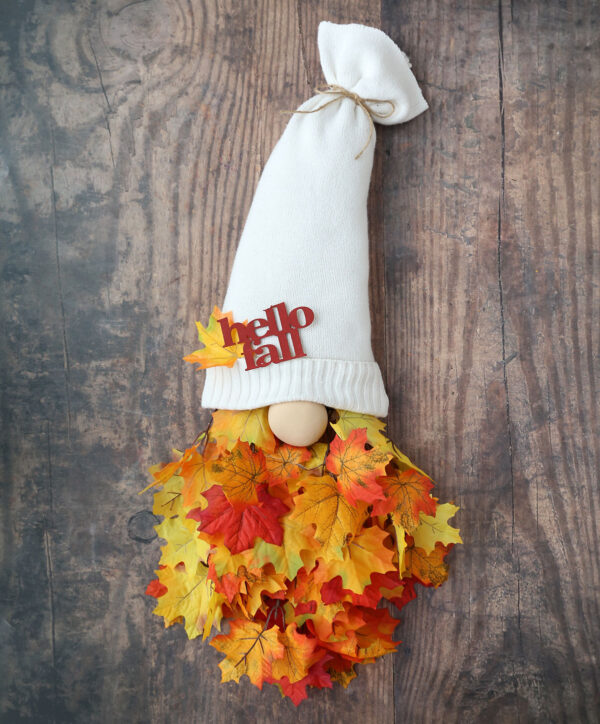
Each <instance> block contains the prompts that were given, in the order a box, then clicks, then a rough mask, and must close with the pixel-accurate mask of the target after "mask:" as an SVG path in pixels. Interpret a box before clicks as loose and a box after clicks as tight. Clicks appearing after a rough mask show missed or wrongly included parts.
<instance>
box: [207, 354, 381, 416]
mask: <svg viewBox="0 0 600 724" xmlns="http://www.w3.org/2000/svg"><path fill="white" fill-rule="evenodd" d="M295 400H306V401H313V402H316V401H318V402H320V403H321V404H323V405H327V406H329V407H334V408H336V409H343V410H361V412H363V413H365V414H368V415H374V416H375V417H386V415H387V414H388V407H389V400H388V396H387V394H386V391H385V386H384V384H383V379H382V376H381V370H380V369H379V365H378V364H377V363H376V362H363V361H356V360H353V361H348V360H337V359H313V358H310V357H300V358H298V359H292V360H289V361H287V362H284V363H281V364H278V365H275V364H271V365H268V366H267V367H262V368H260V369H255V370H252V372H251V373H249V372H247V371H246V370H245V369H244V365H243V364H236V365H235V366H234V367H233V368H228V367H211V368H209V369H207V370H206V381H205V384H204V390H203V393H202V407H205V408H208V409H211V408H212V409H224V410H245V409H250V408H257V407H263V406H266V405H271V404H275V403H277V402H291V401H295Z"/></svg>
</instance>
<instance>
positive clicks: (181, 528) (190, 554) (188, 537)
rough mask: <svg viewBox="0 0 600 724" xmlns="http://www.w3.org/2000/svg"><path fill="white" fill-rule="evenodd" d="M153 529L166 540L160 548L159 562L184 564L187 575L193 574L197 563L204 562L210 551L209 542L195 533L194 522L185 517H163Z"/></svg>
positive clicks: (172, 564) (170, 564)
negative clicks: (165, 543)
mask: <svg viewBox="0 0 600 724" xmlns="http://www.w3.org/2000/svg"><path fill="white" fill-rule="evenodd" d="M154 529H155V530H156V532H157V533H158V535H159V536H160V538H164V539H165V540H166V541H167V545H166V546H163V547H162V548H161V551H162V555H161V558H160V562H161V564H163V565H165V566H171V568H175V566H176V565H177V564H178V563H183V564H184V565H185V570H186V572H187V573H188V574H189V575H192V574H195V573H196V570H197V568H198V563H200V562H203V563H206V559H207V557H208V553H209V551H210V543H207V542H206V541H205V540H202V539H201V538H199V537H198V534H197V533H196V524H195V523H194V521H193V520H186V519H185V518H180V517H176V518H165V520H163V522H162V523H160V524H159V525H155V526H154Z"/></svg>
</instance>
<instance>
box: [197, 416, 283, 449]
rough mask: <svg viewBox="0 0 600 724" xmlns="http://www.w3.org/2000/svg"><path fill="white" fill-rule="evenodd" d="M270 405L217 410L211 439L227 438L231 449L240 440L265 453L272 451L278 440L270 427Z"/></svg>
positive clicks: (210, 431) (209, 433)
mask: <svg viewBox="0 0 600 724" xmlns="http://www.w3.org/2000/svg"><path fill="white" fill-rule="evenodd" d="M268 410H269V408H268V407H259V408H257V409H255V410H216V411H215V412H213V421H212V424H211V426H210V429H209V431H208V435H209V439H215V440H219V439H220V438H225V440H226V441H227V449H228V450H231V449H232V448H233V447H234V446H235V444H236V443H237V441H238V440H241V441H242V442H247V443H254V445H255V446H256V447H257V448H259V449H260V450H262V451H263V452H264V453H272V452H273V451H274V450H275V446H276V444H277V441H276V440H275V436H274V435H273V433H272V432H271V428H270V427H269V421H268V419H267V413H268Z"/></svg>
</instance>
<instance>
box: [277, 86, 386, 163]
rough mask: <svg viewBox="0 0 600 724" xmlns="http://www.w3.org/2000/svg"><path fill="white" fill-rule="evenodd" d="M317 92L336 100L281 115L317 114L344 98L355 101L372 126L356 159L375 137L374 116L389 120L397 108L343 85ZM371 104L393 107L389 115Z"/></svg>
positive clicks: (324, 88) (318, 89) (322, 88)
mask: <svg viewBox="0 0 600 724" xmlns="http://www.w3.org/2000/svg"><path fill="white" fill-rule="evenodd" d="M315 91H316V92H317V93H320V94H322V95H335V96H336V97H335V98H332V99H331V100H330V101H327V102H326V103H323V104H322V105H320V106H318V107H317V108H313V109H312V110H310V111H298V110H295V111H291V110H290V111H288V110H282V111H281V113H316V112H317V111H321V110H323V108H325V107H327V106H328V105H329V104H330V103H335V102H336V101H339V100H341V99H342V98H350V100H352V101H354V102H355V103H356V105H357V106H359V107H360V108H362V109H363V111H364V112H365V113H366V114H367V118H368V119H369V124H370V130H369V138H368V139H367V142H366V143H365V145H364V146H363V147H362V149H361V150H360V151H359V153H357V154H356V156H355V157H354V158H355V159H356V158H359V157H360V156H362V154H363V151H365V149H366V148H368V146H369V143H370V142H371V138H372V136H373V133H374V131H375V124H374V123H373V116H376V117H377V118H389V117H390V116H391V115H392V113H394V111H395V110H396V106H395V104H394V102H393V101H390V100H382V99H380V98H362V97H361V96H359V95H358V93H353V92H352V91H350V90H348V89H347V88H344V87H343V86H341V85H326V86H321V87H318V86H317V87H316V88H315ZM369 103H388V104H389V105H390V106H391V109H390V110H389V111H388V112H387V113H381V112H380V111H376V110H375V109H373V108H370V107H369Z"/></svg>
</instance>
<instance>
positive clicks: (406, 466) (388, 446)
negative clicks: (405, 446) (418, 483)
mask: <svg viewBox="0 0 600 724" xmlns="http://www.w3.org/2000/svg"><path fill="white" fill-rule="evenodd" d="M380 449H381V450H383V451H384V452H387V453H390V454H391V455H392V460H393V461H394V464H395V465H396V466H397V467H398V469H399V470H416V471H417V472H418V473H421V475H424V476H425V477H426V478H429V475H427V473H425V472H423V471H422V470H421V468H418V467H417V466H416V465H415V464H414V463H412V462H411V461H410V460H409V459H408V457H407V456H406V455H405V454H404V453H403V452H400V450H398V448H397V447H396V445H395V444H394V443H393V442H392V441H391V440H387V441H386V443H385V444H384V445H382V446H381V447H380Z"/></svg>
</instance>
